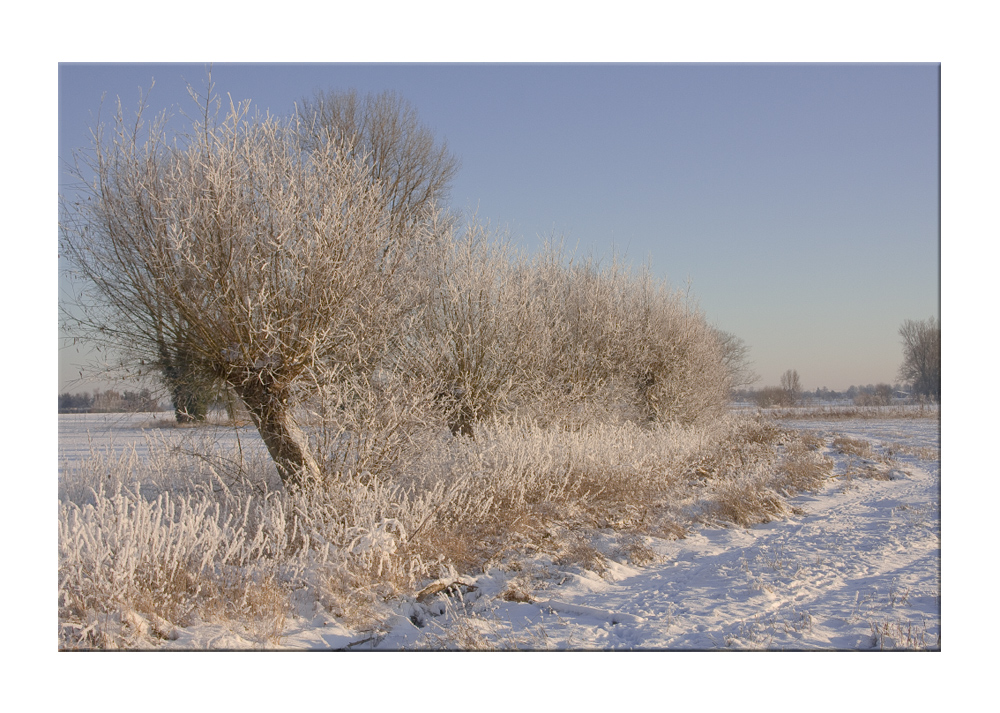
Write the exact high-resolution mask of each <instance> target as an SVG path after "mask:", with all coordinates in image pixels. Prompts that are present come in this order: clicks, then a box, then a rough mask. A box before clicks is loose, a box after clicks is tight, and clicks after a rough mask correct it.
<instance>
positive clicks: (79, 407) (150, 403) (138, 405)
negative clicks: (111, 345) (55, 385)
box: [59, 389, 160, 413]
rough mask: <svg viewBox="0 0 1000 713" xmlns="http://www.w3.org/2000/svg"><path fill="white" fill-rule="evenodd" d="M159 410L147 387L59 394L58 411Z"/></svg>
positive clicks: (121, 411) (157, 401)
mask: <svg viewBox="0 0 1000 713" xmlns="http://www.w3.org/2000/svg"><path fill="white" fill-rule="evenodd" d="M159 410H160V403H159V400H158V399H157V398H156V397H155V396H153V394H152V393H151V392H150V390H149V389H142V390H141V391H124V392H119V391H113V390H108V391H95V392H94V393H93V394H90V393H88V392H84V393H82V394H69V393H63V394H59V413H139V412H148V411H159Z"/></svg>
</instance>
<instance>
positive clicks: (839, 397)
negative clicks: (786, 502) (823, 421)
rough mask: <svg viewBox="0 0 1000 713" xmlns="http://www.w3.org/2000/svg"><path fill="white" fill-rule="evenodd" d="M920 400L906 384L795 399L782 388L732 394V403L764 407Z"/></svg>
mask: <svg viewBox="0 0 1000 713" xmlns="http://www.w3.org/2000/svg"><path fill="white" fill-rule="evenodd" d="M915 398H919V394H917V393H915V392H914V391H912V390H911V389H910V388H909V386H908V385H906V384H900V383H898V382H897V383H895V384H885V383H881V384H867V385H863V386H854V385H852V386H851V387H850V388H848V389H845V390H843V391H834V390H831V389H828V388H827V387H825V386H823V387H820V388H817V389H814V390H812V391H803V392H801V393H800V394H799V396H798V398H797V399H796V398H794V397H793V395H792V394H790V393H789V392H788V391H787V390H786V389H783V388H781V387H779V386H766V387H763V388H761V389H740V390H738V391H735V392H734V393H733V401H735V402H746V403H754V404H757V405H758V406H761V407H762V408H768V407H773V406H793V405H795V404H797V403H801V402H836V401H840V402H851V403H853V404H854V405H856V406H887V405H889V404H891V403H893V402H899V401H908V400H911V399H915Z"/></svg>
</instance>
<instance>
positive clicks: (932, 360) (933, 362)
mask: <svg viewBox="0 0 1000 713" xmlns="http://www.w3.org/2000/svg"><path fill="white" fill-rule="evenodd" d="M899 336H901V337H902V338H903V363H902V365H901V366H900V367H899V378H900V379H902V380H903V381H906V382H908V383H910V384H911V386H912V388H913V393H915V394H918V395H921V396H927V397H930V398H933V399H935V400H938V401H940V399H941V326H940V325H939V324H938V322H937V320H936V319H935V318H934V317H931V318H930V319H927V320H923V321H914V320H911V319H908V320H906V321H905V322H903V324H902V326H901V327H900V328H899Z"/></svg>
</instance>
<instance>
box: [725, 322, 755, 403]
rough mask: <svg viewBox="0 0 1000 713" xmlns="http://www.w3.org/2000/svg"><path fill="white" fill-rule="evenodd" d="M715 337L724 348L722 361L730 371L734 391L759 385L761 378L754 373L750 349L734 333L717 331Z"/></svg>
mask: <svg viewBox="0 0 1000 713" xmlns="http://www.w3.org/2000/svg"><path fill="white" fill-rule="evenodd" d="M715 336H716V338H717V339H718V340H719V346H720V347H721V348H722V361H723V362H724V363H725V365H726V368H727V369H728V370H729V378H730V381H731V382H732V388H733V389H743V388H746V387H749V386H752V385H753V384H755V383H757V381H758V380H759V379H760V376H759V375H758V374H757V373H756V372H754V370H753V368H752V366H751V364H752V362H751V361H750V347H749V346H747V343H746V342H744V341H743V340H742V339H741V338H740V337H737V336H736V335H735V334H733V333H732V332H724V331H722V330H721V329H716V330H715Z"/></svg>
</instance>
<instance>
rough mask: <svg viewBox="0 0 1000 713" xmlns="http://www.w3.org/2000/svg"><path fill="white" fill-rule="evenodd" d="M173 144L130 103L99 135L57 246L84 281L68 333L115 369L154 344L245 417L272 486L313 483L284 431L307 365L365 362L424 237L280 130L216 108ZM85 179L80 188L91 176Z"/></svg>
mask: <svg viewBox="0 0 1000 713" xmlns="http://www.w3.org/2000/svg"><path fill="white" fill-rule="evenodd" d="M210 97H211V89H210V91H209V97H206V99H205V104H206V106H205V107H203V108H204V109H205V117H206V118H205V119H204V120H201V121H197V122H195V124H194V127H193V129H192V130H191V131H190V132H187V133H179V134H176V135H172V136H171V135H168V132H167V127H166V123H165V122H166V118H165V116H162V115H161V116H159V117H156V118H155V119H154V120H153V121H151V122H150V123H149V124H148V125H147V124H145V123H144V122H145V117H144V115H143V114H144V112H143V106H142V105H140V108H139V110H138V111H137V113H136V116H135V117H134V119H132V118H130V119H126V117H125V116H124V115H123V112H122V109H121V105H120V103H119V106H118V111H117V113H116V116H115V119H114V122H113V125H112V127H111V128H110V130H109V129H106V128H104V127H103V126H99V127H98V128H97V129H96V130H95V133H94V143H93V150H92V151H91V152H90V153H88V154H86V156H85V157H84V158H83V159H82V163H81V164H80V165H79V166H78V174H79V176H80V178H81V180H85V181H87V186H86V188H85V189H84V192H83V193H84V194H83V196H82V197H80V198H79V199H74V200H69V199H67V200H63V201H62V206H61V208H62V216H61V225H60V233H61V239H60V242H61V249H62V252H63V254H64V255H65V256H66V257H67V258H68V259H69V260H70V262H71V263H72V265H73V266H74V268H75V269H76V270H77V271H78V273H79V274H80V275H81V276H82V277H84V278H86V279H87V280H88V281H89V285H90V286H89V288H88V289H87V290H86V291H85V292H84V294H83V295H82V296H81V298H82V299H81V304H80V309H81V310H82V316H68V321H70V322H71V323H72V324H73V326H74V327H75V328H76V331H77V333H81V332H82V333H83V335H84V336H89V337H91V338H93V339H95V340H97V341H98V342H103V343H104V344H106V345H109V346H112V347H114V348H115V349H117V351H118V353H119V354H120V355H121V358H122V360H123V362H124V361H128V360H132V359H134V361H135V363H138V362H140V361H141V360H144V361H146V363H150V362H156V361H157V359H158V358H159V357H160V350H161V348H162V346H163V344H164V343H166V344H168V345H171V348H173V349H182V350H183V352H184V354H185V355H186V358H187V359H188V360H189V361H190V364H192V365H194V366H193V368H195V369H196V371H197V372H198V373H200V374H205V375H208V376H211V377H212V378H214V379H218V380H220V381H221V382H224V383H225V384H227V385H228V386H229V387H230V388H231V389H232V390H233V392H234V393H236V394H237V395H238V396H239V398H240V399H241V400H242V401H243V403H244V404H245V405H246V408H247V410H248V411H249V413H250V415H251V417H252V420H253V422H254V424H255V425H256V426H257V428H258V430H259V431H260V435H261V437H262V438H263V441H264V443H265V444H266V445H267V448H268V450H269V452H270V454H271V456H272V457H273V459H274V461H275V463H276V465H277V467H278V472H279V474H280V475H281V477H282V480H283V481H284V482H285V484H286V485H293V484H298V483H301V482H303V481H304V480H305V479H307V478H308V477H310V476H314V475H317V474H318V466H317V464H316V461H315V459H314V458H313V456H312V455H311V453H310V450H309V447H308V443H307V439H306V438H305V436H304V434H303V432H302V431H301V429H300V427H299V426H298V425H297V424H296V420H295V405H296V403H297V395H298V394H297V387H298V386H299V385H300V384H301V383H303V381H306V380H308V379H309V378H310V377H311V375H312V374H313V373H315V372H316V371H317V370H318V368H319V367H320V366H322V367H323V368H324V369H326V370H327V371H329V365H331V364H333V365H338V364H343V365H351V364H358V363H364V364H372V363H376V362H377V361H378V360H379V359H381V358H382V355H383V354H384V352H385V349H386V343H387V340H388V339H389V338H390V337H391V335H392V334H393V333H394V332H395V330H397V325H398V323H399V320H398V319H397V317H398V315H400V314H401V313H402V312H403V311H404V310H406V309H407V306H406V305H404V304H402V303H401V295H404V294H406V292H407V290H405V289H402V288H401V287H400V284H399V279H398V278H401V277H402V276H405V275H406V274H407V273H408V272H409V270H408V269H407V264H408V262H407V261H408V260H409V259H410V256H411V255H412V254H413V253H414V249H413V248H414V244H415V243H416V242H417V241H418V240H419V236H420V235H422V233H421V230H423V228H422V226H420V225H418V224H417V223H416V222H415V221H410V222H409V223H408V225H407V226H406V228H405V229H403V228H402V227H400V226H399V225H398V224H394V222H393V221H392V220H391V213H390V208H391V206H390V205H389V204H388V203H387V201H386V198H385V195H384V193H383V191H382V189H381V185H380V183H379V182H378V181H377V180H373V178H372V175H371V174H372V169H371V166H370V165H366V164H365V163H364V162H363V161H360V160H358V157H357V156H354V155H349V154H345V153H344V152H343V151H339V150H338V149H337V146H335V145H334V144H333V143H330V142H327V143H321V144H318V145H315V146H312V147H310V149H309V150H308V151H304V150H303V148H302V145H301V142H300V134H299V132H298V127H297V126H296V124H295V123H294V122H287V121H280V120H276V119H274V118H270V117H266V118H261V117H256V116H250V115H249V106H248V104H234V103H232V102H230V106H229V109H228V110H227V111H226V112H224V113H223V114H222V115H221V117H219V119H218V120H217V119H216V118H215V117H214V116H212V115H210V114H209V112H208V110H207V105H208V103H209V99H210ZM91 175H93V179H92V180H89V179H90V176H91Z"/></svg>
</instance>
